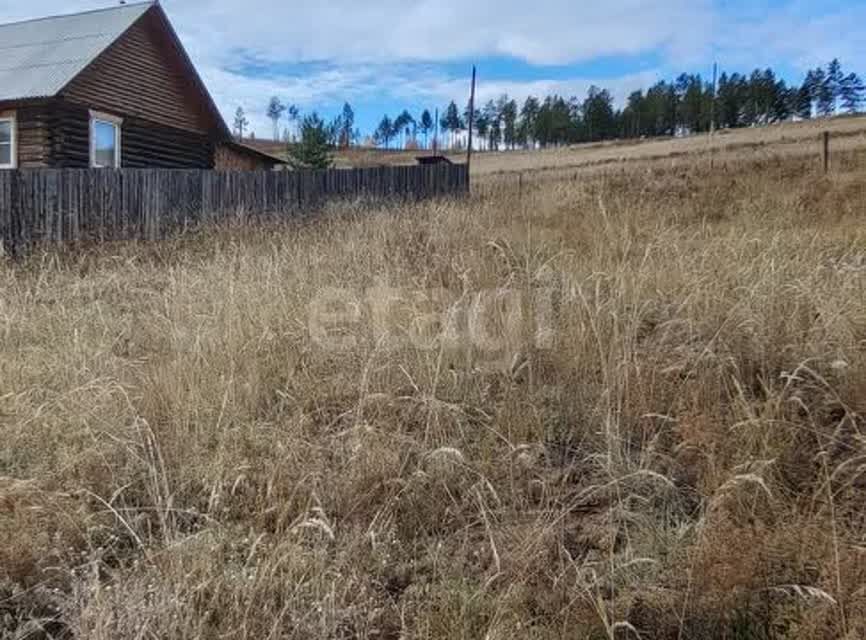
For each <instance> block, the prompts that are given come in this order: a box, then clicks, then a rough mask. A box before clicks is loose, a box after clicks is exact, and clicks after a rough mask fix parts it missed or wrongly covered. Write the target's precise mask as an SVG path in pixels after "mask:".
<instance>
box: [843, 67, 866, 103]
mask: <svg viewBox="0 0 866 640" xmlns="http://www.w3.org/2000/svg"><path fill="white" fill-rule="evenodd" d="M864 95H866V85H864V84H863V80H862V79H861V78H860V76H858V75H857V74H856V73H849V74H848V75H847V76H845V78H844V79H843V80H842V85H841V87H840V97H841V100H842V108H843V109H844V110H845V112H846V113H857V112H858V111H859V110H860V105H861V104H863V98H864Z"/></svg>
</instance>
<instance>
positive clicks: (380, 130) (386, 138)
mask: <svg viewBox="0 0 866 640" xmlns="http://www.w3.org/2000/svg"><path fill="white" fill-rule="evenodd" d="M393 137H394V123H393V122H392V121H391V118H389V117H388V116H387V115H385V116H382V120H381V121H380V122H379V126H378V127H377V128H376V131H375V133H374V134H373V139H374V140H375V141H376V144H379V145H382V144H384V145H385V148H386V149H388V148H389V147H390V144H391V138H393Z"/></svg>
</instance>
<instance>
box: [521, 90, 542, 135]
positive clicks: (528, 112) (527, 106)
mask: <svg viewBox="0 0 866 640" xmlns="http://www.w3.org/2000/svg"><path fill="white" fill-rule="evenodd" d="M540 108H541V106H540V104H539V102H538V98H536V97H535V96H529V97H528V98H526V100H525V101H524V102H523V108H522V109H521V110H520V126H519V127H518V132H517V135H518V137H519V138H520V142H521V143H522V144H523V146H524V147H527V146H529V142H530V140H531V141H533V142H534V141H535V137H534V136H535V121H536V119H537V118H538V111H539V109H540Z"/></svg>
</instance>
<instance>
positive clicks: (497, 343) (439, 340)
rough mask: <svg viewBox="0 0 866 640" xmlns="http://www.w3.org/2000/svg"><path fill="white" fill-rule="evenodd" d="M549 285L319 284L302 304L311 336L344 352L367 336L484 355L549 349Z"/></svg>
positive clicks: (390, 346)
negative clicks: (467, 288)
mask: <svg viewBox="0 0 866 640" xmlns="http://www.w3.org/2000/svg"><path fill="white" fill-rule="evenodd" d="M557 300H558V292H557V289H556V288H555V287H544V288H533V289H528V290H522V289H515V288H498V289H482V290H478V291H475V292H463V293H462V294H461V295H459V296H455V295H454V293H453V292H449V291H447V290H445V289H426V290H415V289H406V288H394V287H388V286H384V285H380V286H375V287H371V288H369V289H366V290H363V291H359V290H355V289H347V288H330V289H324V290H322V291H320V292H319V294H318V295H317V296H316V297H315V298H314V299H313V300H312V301H311V302H310V304H309V307H308V330H309V335H310V338H311V340H312V341H313V343H314V344H315V345H316V346H318V347H319V348H321V349H325V350H328V351H350V350H353V349H356V348H358V347H359V346H362V345H363V344H365V343H367V344H369V343H372V344H375V345H376V346H377V348H379V349H383V350H386V351H387V350H400V349H406V348H412V349H416V350H421V351H432V350H464V349H468V348H471V349H473V350H475V351H476V352H477V353H479V355H481V356H484V357H486V358H489V359H495V358H496V357H498V356H500V355H503V354H504V352H508V351H513V349H515V348H518V347H526V346H530V345H531V346H532V347H533V348H535V349H541V350H547V349H552V348H553V346H554V343H555V318H556V302H557Z"/></svg>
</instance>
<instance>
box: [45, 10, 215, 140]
mask: <svg viewBox="0 0 866 640" xmlns="http://www.w3.org/2000/svg"><path fill="white" fill-rule="evenodd" d="M161 21H162V18H161V17H160V13H159V12H158V11H156V10H151V11H149V12H148V13H146V14H145V15H144V16H143V17H142V18H141V19H140V20H139V21H138V22H136V23H135V24H134V25H133V26H132V27H130V29H129V30H128V31H127V32H126V33H125V34H123V36H121V37H120V38H119V39H118V40H117V41H115V42H114V43H113V44H112V45H111V46H110V47H109V48H108V49H107V50H106V51H105V52H104V53H102V54H101V55H100V56H99V57H98V58H97V59H96V60H95V61H94V62H93V63H92V64H90V66H88V67H87V68H86V69H85V70H84V71H83V72H81V74H79V75H78V76H77V77H76V78H75V79H74V80H73V81H72V82H71V83H70V84H69V85H68V86H67V87H66V88H64V89H63V91H62V92H61V94H60V97H62V98H64V99H66V100H68V101H70V102H74V103H78V104H87V105H91V106H92V108H94V109H96V110H99V111H105V112H108V113H112V114H115V115H117V116H123V117H129V116H134V117H136V118H140V119H142V120H147V121H150V122H156V123H159V124H162V125H165V126H167V127H174V128H177V129H182V130H186V131H195V132H198V133H202V134H206V133H208V132H213V131H217V130H218V129H219V128H220V126H221V125H222V123H221V122H217V120H216V118H215V117H214V114H213V113H211V112H210V111H208V108H207V105H206V103H205V101H203V100H202V99H201V94H200V93H199V92H198V91H197V90H196V87H195V86H194V77H193V76H191V75H190V73H189V70H188V69H187V68H186V67H185V64H184V58H183V54H182V53H181V51H180V50H178V48H177V46H176V44H175V43H174V42H173V41H172V38H171V37H170V36H169V34H168V32H167V30H166V25H163V24H161Z"/></svg>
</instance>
